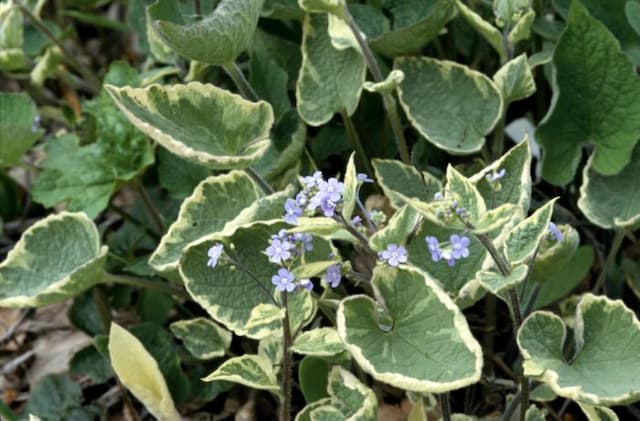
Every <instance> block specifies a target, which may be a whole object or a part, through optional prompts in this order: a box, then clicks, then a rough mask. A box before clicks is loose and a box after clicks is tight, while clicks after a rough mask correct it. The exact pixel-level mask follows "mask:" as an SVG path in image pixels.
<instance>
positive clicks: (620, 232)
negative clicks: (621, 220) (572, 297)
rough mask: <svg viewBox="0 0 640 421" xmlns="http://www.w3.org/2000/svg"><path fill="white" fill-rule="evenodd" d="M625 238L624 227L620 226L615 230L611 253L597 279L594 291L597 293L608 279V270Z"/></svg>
mask: <svg viewBox="0 0 640 421" xmlns="http://www.w3.org/2000/svg"><path fill="white" fill-rule="evenodd" d="M623 240H624V229H622V228H618V229H616V231H615V234H614V236H613V242H612V243H611V248H610V249H609V254H608V255H607V260H605V262H604V266H603V267H602V270H601V271H600V274H599V275H598V279H597V280H596V283H595V285H594V286H593V293H594V294H597V293H598V292H600V290H601V289H602V287H603V286H604V283H605V281H606V280H607V272H609V268H610V267H611V265H612V264H613V261H614V260H615V258H616V256H617V255H618V251H620V246H622V241H623Z"/></svg>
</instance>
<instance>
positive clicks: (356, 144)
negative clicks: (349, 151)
mask: <svg viewBox="0 0 640 421" xmlns="http://www.w3.org/2000/svg"><path fill="white" fill-rule="evenodd" d="M340 117H342V122H343V124H344V128H345V130H346V132H347V139H349V142H350V143H351V147H352V148H353V149H354V150H355V151H356V155H357V157H358V161H360V163H361V164H362V166H363V167H364V169H365V171H366V172H367V174H370V175H371V176H372V177H373V174H374V172H373V167H372V166H371V161H370V160H369V157H368V156H367V153H366V152H365V150H364V146H362V142H361V141H360V136H358V131H357V130H356V126H355V125H354V124H353V120H352V119H351V117H350V116H349V114H348V113H347V110H345V109H342V110H340Z"/></svg>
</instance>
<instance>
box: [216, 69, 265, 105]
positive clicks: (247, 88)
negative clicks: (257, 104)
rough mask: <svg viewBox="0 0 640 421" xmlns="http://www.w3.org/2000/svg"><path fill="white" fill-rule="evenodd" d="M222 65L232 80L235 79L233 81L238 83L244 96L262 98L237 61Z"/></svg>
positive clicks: (254, 98)
mask: <svg viewBox="0 0 640 421" xmlns="http://www.w3.org/2000/svg"><path fill="white" fill-rule="evenodd" d="M222 67H223V68H224V70H225V71H226V72H227V74H228V75H229V77H230V78H231V80H233V83H234V84H235V85H236V87H237V88H238V90H239V91H240V93H241V94H242V96H243V97H245V98H246V99H248V100H250V101H258V100H260V97H259V96H258V94H257V93H256V91H254V90H253V88H252V87H251V85H250V84H249V81H248V80H247V78H245V77H244V74H243V73H242V70H240V67H238V64H237V63H236V62H233V63H231V64H225V65H224V66H222Z"/></svg>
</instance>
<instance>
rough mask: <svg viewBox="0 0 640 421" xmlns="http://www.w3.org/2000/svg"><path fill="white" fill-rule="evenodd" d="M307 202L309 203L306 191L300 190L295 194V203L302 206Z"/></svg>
mask: <svg viewBox="0 0 640 421" xmlns="http://www.w3.org/2000/svg"><path fill="white" fill-rule="evenodd" d="M307 203H309V198H308V197H307V192H306V191H301V192H300V193H298V194H297V195H296V205H298V206H300V207H303V206H304V205H306V204H307Z"/></svg>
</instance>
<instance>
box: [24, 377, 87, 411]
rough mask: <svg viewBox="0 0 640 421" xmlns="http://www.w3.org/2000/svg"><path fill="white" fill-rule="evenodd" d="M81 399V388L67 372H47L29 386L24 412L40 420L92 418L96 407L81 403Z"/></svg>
mask: <svg viewBox="0 0 640 421" xmlns="http://www.w3.org/2000/svg"><path fill="white" fill-rule="evenodd" d="M82 400H83V397H82V389H81V388H80V385H79V384H78V383H76V382H74V381H73V380H72V379H71V377H70V376H69V374H67V373H63V374H49V375H46V376H44V377H43V378H42V379H41V380H40V381H39V382H38V383H36V384H35V385H33V386H32V387H31V391H30V398H29V402H27V405H26V408H25V412H26V413H28V414H31V415H30V417H34V416H38V417H40V418H39V419H41V420H42V421H58V420H74V421H76V420H77V421H91V420H94V419H95V417H96V416H97V415H98V410H97V408H95V407H93V406H92V405H83V404H82ZM34 418H35V417H34Z"/></svg>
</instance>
